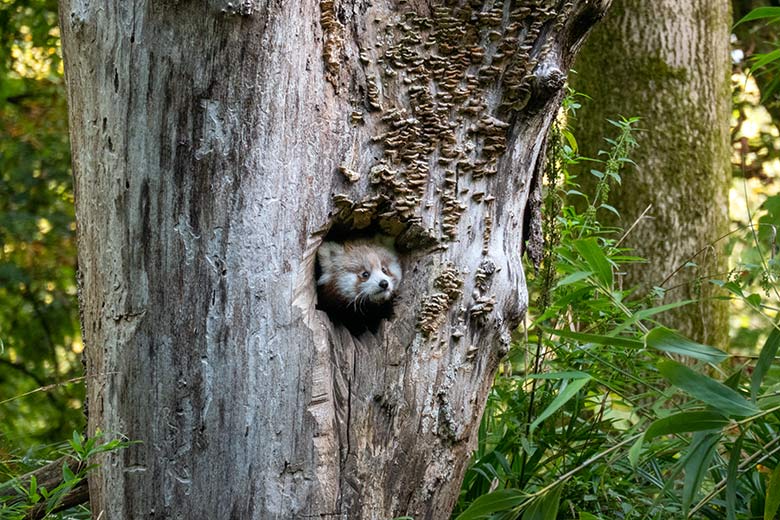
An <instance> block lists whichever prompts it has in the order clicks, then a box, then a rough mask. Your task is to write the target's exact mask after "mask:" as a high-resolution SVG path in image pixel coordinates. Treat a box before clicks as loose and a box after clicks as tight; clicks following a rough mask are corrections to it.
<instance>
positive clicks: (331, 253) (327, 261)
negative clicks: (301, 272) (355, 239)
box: [317, 242, 344, 270]
mask: <svg viewBox="0 0 780 520" xmlns="http://www.w3.org/2000/svg"><path fill="white" fill-rule="evenodd" d="M342 254H344V246H343V245H341V244H339V243H337V242H323V243H322V245H321V246H320V248H319V249H318V250H317V260H319V261H320V267H321V268H322V269H324V270H328V269H330V268H331V266H333V262H335V260H336V258H338V257H339V256H341V255H342Z"/></svg>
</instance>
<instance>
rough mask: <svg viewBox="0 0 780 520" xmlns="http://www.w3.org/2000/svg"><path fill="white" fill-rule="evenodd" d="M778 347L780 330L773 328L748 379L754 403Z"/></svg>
mask: <svg viewBox="0 0 780 520" xmlns="http://www.w3.org/2000/svg"><path fill="white" fill-rule="evenodd" d="M778 347H780V330H778V329H777V327H773V328H772V332H770V333H769V337H768V338H767V339H766V343H764V346H763V347H762V348H761V353H760V354H759V355H758V361H757V362H756V368H755V369H754V370H753V376H752V377H751V379H750V398H751V399H752V400H753V402H754V403H755V402H756V397H757V396H758V391H759V390H760V389H761V383H762V382H763V381H764V377H765V376H766V373H767V372H769V368H770V367H771V366H772V363H773V362H774V360H775V356H776V355H777V349H778Z"/></svg>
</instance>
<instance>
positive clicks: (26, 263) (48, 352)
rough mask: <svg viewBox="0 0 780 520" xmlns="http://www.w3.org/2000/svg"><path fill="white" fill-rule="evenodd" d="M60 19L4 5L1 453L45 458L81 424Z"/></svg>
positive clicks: (47, 9)
mask: <svg viewBox="0 0 780 520" xmlns="http://www.w3.org/2000/svg"><path fill="white" fill-rule="evenodd" d="M56 21H57V3H56V2H55V1H42V0H33V1H29V0H28V1H25V2H22V1H17V0H10V1H9V0H6V1H3V2H0V455H2V454H3V453H4V452H17V451H21V452H26V451H28V450H32V451H29V452H28V454H27V456H30V457H34V456H36V455H45V454H36V453H35V451H41V450H39V449H38V448H37V446H40V445H45V444H49V443H52V442H55V441H56V440H58V439H62V438H64V437H66V436H67V435H68V434H69V432H70V431H72V430H73V429H74V428H76V429H78V428H80V427H81V425H82V424H83V417H82V412H81V405H82V402H83V385H82V384H81V383H80V382H79V380H78V378H79V376H80V375H81V372H82V368H81V362H80V356H79V352H80V348H81V337H80V330H79V326H78V312H77V303H76V279H75V269H76V265H75V264H76V260H75V259H76V251H75V237H74V235H75V225H74V215H73V187H72V181H71V174H70V152H69V143H68V136H67V110H66V104H65V95H64V85H63V80H62V74H61V63H60V61H61V58H60V53H59V32H58V30H57V27H56ZM42 387H44V388H46V391H36V390H37V389H39V388H42Z"/></svg>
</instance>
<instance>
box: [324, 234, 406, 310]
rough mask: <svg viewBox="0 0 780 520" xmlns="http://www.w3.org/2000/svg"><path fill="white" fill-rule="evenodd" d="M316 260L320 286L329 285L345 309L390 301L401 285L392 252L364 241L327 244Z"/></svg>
mask: <svg viewBox="0 0 780 520" xmlns="http://www.w3.org/2000/svg"><path fill="white" fill-rule="evenodd" d="M318 259H319V261H320V268H321V270H322V274H321V275H320V278H319V279H318V280H317V284H318V285H320V286H328V287H329V289H330V290H331V292H335V293H336V295H337V296H339V298H340V299H341V300H343V301H344V303H345V304H346V306H348V307H353V306H354V308H355V310H359V309H360V308H361V307H362V306H365V305H369V304H381V303H384V302H387V301H390V300H391V299H392V298H393V296H394V295H395V293H396V291H397V289H398V284H399V283H400V282H401V277H402V273H401V266H400V264H399V263H398V258H397V257H396V255H395V253H393V252H392V251H391V250H389V249H387V248H385V247H383V246H381V245H379V244H376V243H373V242H367V241H353V242H346V243H344V244H338V243H335V242H326V243H324V244H323V245H322V246H320V250H319V251H318Z"/></svg>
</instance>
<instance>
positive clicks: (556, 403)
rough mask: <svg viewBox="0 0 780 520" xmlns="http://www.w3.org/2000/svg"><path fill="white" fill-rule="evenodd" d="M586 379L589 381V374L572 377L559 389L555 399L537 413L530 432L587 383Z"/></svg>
mask: <svg viewBox="0 0 780 520" xmlns="http://www.w3.org/2000/svg"><path fill="white" fill-rule="evenodd" d="M588 381H590V376H588V377H586V378H581V379H574V380H572V382H570V383H568V384H567V385H566V386H565V387H564V388H563V390H561V391H560V392H559V393H558V395H557V396H555V399H553V401H552V402H551V403H550V404H549V406H547V408H545V410H544V411H543V412H542V413H540V414H539V417H537V418H536V420H534V422H532V423H531V427H530V432H531V433H533V431H534V430H535V429H536V427H537V426H539V425H540V424H541V423H542V421H544V420H545V419H547V418H548V417H550V416H551V415H552V414H554V413H555V412H557V411H558V409H559V408H560V407H561V406H563V405H564V404H566V402H567V401H568V400H569V399H571V398H572V397H574V396H575V395H576V394H577V392H579V391H580V390H581V389H582V387H583V386H585V385H586V384H588Z"/></svg>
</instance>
